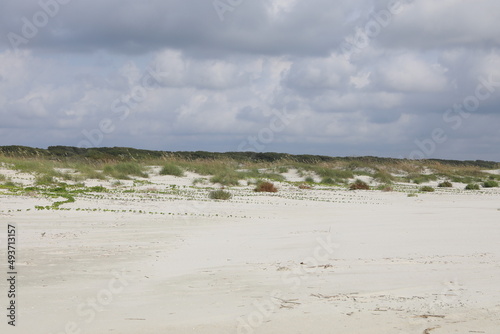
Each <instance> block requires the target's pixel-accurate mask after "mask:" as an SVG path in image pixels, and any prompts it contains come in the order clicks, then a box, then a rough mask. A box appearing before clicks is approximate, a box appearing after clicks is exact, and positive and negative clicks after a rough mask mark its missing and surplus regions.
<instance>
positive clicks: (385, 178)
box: [373, 170, 394, 184]
mask: <svg viewBox="0 0 500 334" xmlns="http://www.w3.org/2000/svg"><path fill="white" fill-rule="evenodd" d="M373 178H374V179H375V180H377V181H379V182H381V183H385V184H391V183H392V181H393V180H394V176H392V175H391V174H390V173H388V172H386V171H384V170H382V171H378V172H377V173H375V174H374V175H373Z"/></svg>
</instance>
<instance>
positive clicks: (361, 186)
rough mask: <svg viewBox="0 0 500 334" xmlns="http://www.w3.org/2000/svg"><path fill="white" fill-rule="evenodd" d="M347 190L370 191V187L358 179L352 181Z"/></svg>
mask: <svg viewBox="0 0 500 334" xmlns="http://www.w3.org/2000/svg"><path fill="white" fill-rule="evenodd" d="M349 189H351V190H370V186H369V185H368V184H367V183H366V182H364V181H361V180H359V179H358V180H356V181H354V183H352V184H351V185H350V186H349Z"/></svg>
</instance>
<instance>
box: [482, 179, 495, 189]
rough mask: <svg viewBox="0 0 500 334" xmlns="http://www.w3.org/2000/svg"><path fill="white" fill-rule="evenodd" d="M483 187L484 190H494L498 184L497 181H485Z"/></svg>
mask: <svg viewBox="0 0 500 334" xmlns="http://www.w3.org/2000/svg"><path fill="white" fill-rule="evenodd" d="M483 187H484V188H496V187H498V182H497V181H493V180H490V181H485V182H484V183H483Z"/></svg>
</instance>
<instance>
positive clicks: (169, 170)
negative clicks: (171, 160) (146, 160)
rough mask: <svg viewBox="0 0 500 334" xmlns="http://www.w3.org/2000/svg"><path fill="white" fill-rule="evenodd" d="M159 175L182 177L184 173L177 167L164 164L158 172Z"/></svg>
mask: <svg viewBox="0 0 500 334" xmlns="http://www.w3.org/2000/svg"><path fill="white" fill-rule="evenodd" d="M160 175H173V176H184V172H183V171H182V169H180V168H179V166H176V165H174V164H166V165H165V166H163V168H162V169H161V171H160Z"/></svg>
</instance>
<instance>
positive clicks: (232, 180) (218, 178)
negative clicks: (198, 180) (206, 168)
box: [210, 172, 240, 186]
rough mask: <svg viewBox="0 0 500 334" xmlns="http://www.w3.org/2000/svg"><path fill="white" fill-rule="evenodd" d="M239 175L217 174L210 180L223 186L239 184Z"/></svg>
mask: <svg viewBox="0 0 500 334" xmlns="http://www.w3.org/2000/svg"><path fill="white" fill-rule="evenodd" d="M239 181H240V177H239V175H238V174H236V173H234V172H233V173H227V174H218V175H214V176H212V178H210V182H212V183H219V184H221V185H223V186H238V185H239V184H240V182H239Z"/></svg>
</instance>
